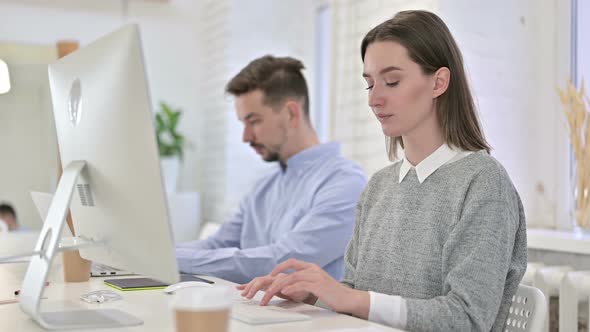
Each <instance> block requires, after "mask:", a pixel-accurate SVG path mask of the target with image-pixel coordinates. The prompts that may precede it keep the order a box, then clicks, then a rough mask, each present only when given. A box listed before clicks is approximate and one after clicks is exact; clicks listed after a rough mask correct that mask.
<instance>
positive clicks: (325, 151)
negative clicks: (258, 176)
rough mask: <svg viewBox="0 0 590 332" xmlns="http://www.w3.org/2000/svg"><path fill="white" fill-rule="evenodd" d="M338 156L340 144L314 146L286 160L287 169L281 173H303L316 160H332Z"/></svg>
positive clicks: (330, 143) (331, 143)
mask: <svg viewBox="0 0 590 332" xmlns="http://www.w3.org/2000/svg"><path fill="white" fill-rule="evenodd" d="M339 154H340V144H338V143H336V142H329V143H324V144H318V145H314V146H312V147H311V148H307V149H305V150H303V151H300V152H298V153H296V154H294V155H293V156H291V158H289V159H288V160H287V167H286V169H284V170H283V171H287V170H294V171H297V172H299V171H303V170H304V169H305V168H307V167H308V166H309V165H311V164H313V163H314V162H316V161H317V160H322V159H326V158H332V157H334V156H337V155H339Z"/></svg>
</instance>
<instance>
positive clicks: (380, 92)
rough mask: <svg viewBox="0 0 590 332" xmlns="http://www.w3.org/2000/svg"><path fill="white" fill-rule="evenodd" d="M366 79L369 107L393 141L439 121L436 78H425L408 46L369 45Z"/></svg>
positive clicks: (395, 43) (366, 60)
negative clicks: (427, 124)
mask: <svg viewBox="0 0 590 332" xmlns="http://www.w3.org/2000/svg"><path fill="white" fill-rule="evenodd" d="M363 77H364V78H365V80H366V81H367V90H368V91H369V106H370V107H371V109H372V110H373V113H374V114H375V116H376V117H377V119H378V120H379V122H381V127H382V129H383V133H384V134H385V135H386V136H389V137H398V136H407V135H411V133H412V131H414V130H415V129H417V128H419V127H420V126H421V125H423V124H425V123H426V122H430V123H432V121H428V120H436V112H435V107H434V98H436V93H435V91H436V81H435V74H432V75H425V74H424V73H422V69H421V68H420V66H419V65H418V64H417V63H415V62H413V61H412V60H411V59H410V57H409V56H408V51H407V50H406V48H405V47H404V46H402V45H401V44H399V43H397V42H393V41H378V42H373V43H371V44H369V46H368V47H367V50H366V52H365V59H364V70H363Z"/></svg>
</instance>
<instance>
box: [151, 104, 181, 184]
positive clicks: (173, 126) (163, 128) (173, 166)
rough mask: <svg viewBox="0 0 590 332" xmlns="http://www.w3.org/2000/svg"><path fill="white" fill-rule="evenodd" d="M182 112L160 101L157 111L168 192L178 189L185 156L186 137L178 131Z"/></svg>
mask: <svg viewBox="0 0 590 332" xmlns="http://www.w3.org/2000/svg"><path fill="white" fill-rule="evenodd" d="M181 114H182V111H181V110H179V109H178V110H174V109H172V107H170V105H168V104H167V103H165V102H160V109H159V110H158V112H157V113H156V124H155V125H156V139H157V142H158V150H159V151H160V161H161V164H162V175H163V177H164V184H165V186H166V192H168V193H171V192H175V191H176V184H177V181H178V173H179V171H180V162H181V161H182V160H183V157H184V154H183V151H184V147H185V138H184V135H182V134H181V133H179V132H178V131H177V127H178V123H179V121H180V116H181Z"/></svg>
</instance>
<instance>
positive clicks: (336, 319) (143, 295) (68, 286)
mask: <svg viewBox="0 0 590 332" xmlns="http://www.w3.org/2000/svg"><path fill="white" fill-rule="evenodd" d="M26 268H27V264H22V263H21V264H0V300H5V299H10V298H14V295H13V293H14V291H15V290H16V289H19V288H20V285H21V282H22V279H23V278H24V275H25V272H26ZM211 279H213V280H215V281H216V282H217V283H219V284H229V283H228V282H226V281H223V280H221V279H216V278H211ZM49 280H50V285H49V286H48V287H46V289H45V293H44V296H46V297H47V299H46V300H44V302H43V308H46V309H44V310H47V309H49V310H59V309H76V308H77V309H92V308H114V309H120V310H123V311H125V312H128V313H130V314H132V315H134V316H136V317H138V318H140V319H142V320H143V321H144V324H143V325H141V326H136V327H127V328H117V329H100V330H93V331H105V332H108V331H111V332H119V331H135V332H138V331H154V332H155V331H157V332H166V331H174V330H175V329H174V317H173V313H172V310H171V309H170V307H169V302H170V300H171V295H166V294H164V292H163V291H162V290H149V291H131V292H119V291H117V292H118V293H119V294H121V295H122V296H123V300H119V301H114V302H110V303H105V304H88V303H85V302H83V301H81V300H79V296H80V295H81V294H83V293H87V292H89V291H93V290H99V289H109V290H113V288H110V287H108V286H106V285H104V284H103V282H102V281H103V278H91V279H90V281H88V282H83V283H64V282H63V276H62V263H61V257H57V258H56V260H55V262H54V264H53V267H52V271H51V273H50V278H49ZM294 305H295V304H294ZM294 310H297V311H300V312H304V313H305V314H307V315H310V316H312V320H311V321H307V322H294V323H284V324H271V325H259V326H255V325H248V324H245V323H241V322H239V321H236V320H232V321H231V323H230V331H232V332H250V331H265V332H267V331H281V332H283V331H284V332H289V331H293V332H295V331H296V332H302V331H305V332H311V331H330V330H337V329H352V328H371V331H399V330H395V329H391V328H388V327H384V326H382V325H378V324H374V323H371V322H368V321H364V320H361V319H357V318H354V317H350V316H347V315H340V314H337V313H334V312H331V311H328V310H324V309H321V308H318V307H314V306H310V305H306V304H296V305H295V308H294ZM0 331H19V332H20V331H44V330H43V329H42V328H41V327H40V326H38V325H37V324H36V323H35V322H34V321H33V320H32V319H31V318H29V317H28V316H27V315H25V314H24V313H23V312H22V311H21V309H20V307H19V305H18V303H14V304H3V305H0ZM68 331H80V330H68ZM85 331H88V330H85Z"/></svg>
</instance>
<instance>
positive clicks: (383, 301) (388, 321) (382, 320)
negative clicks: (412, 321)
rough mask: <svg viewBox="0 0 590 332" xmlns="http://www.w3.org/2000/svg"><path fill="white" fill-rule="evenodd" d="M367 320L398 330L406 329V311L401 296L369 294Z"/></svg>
mask: <svg viewBox="0 0 590 332" xmlns="http://www.w3.org/2000/svg"><path fill="white" fill-rule="evenodd" d="M369 298H370V303H371V304H370V307H369V320H370V321H372V322H375V323H379V324H383V325H387V326H391V327H394V328H398V329H405V328H406V320H407V316H408V309H407V307H406V300H404V299H403V298H402V297H401V296H397V295H387V294H382V293H376V292H369Z"/></svg>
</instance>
